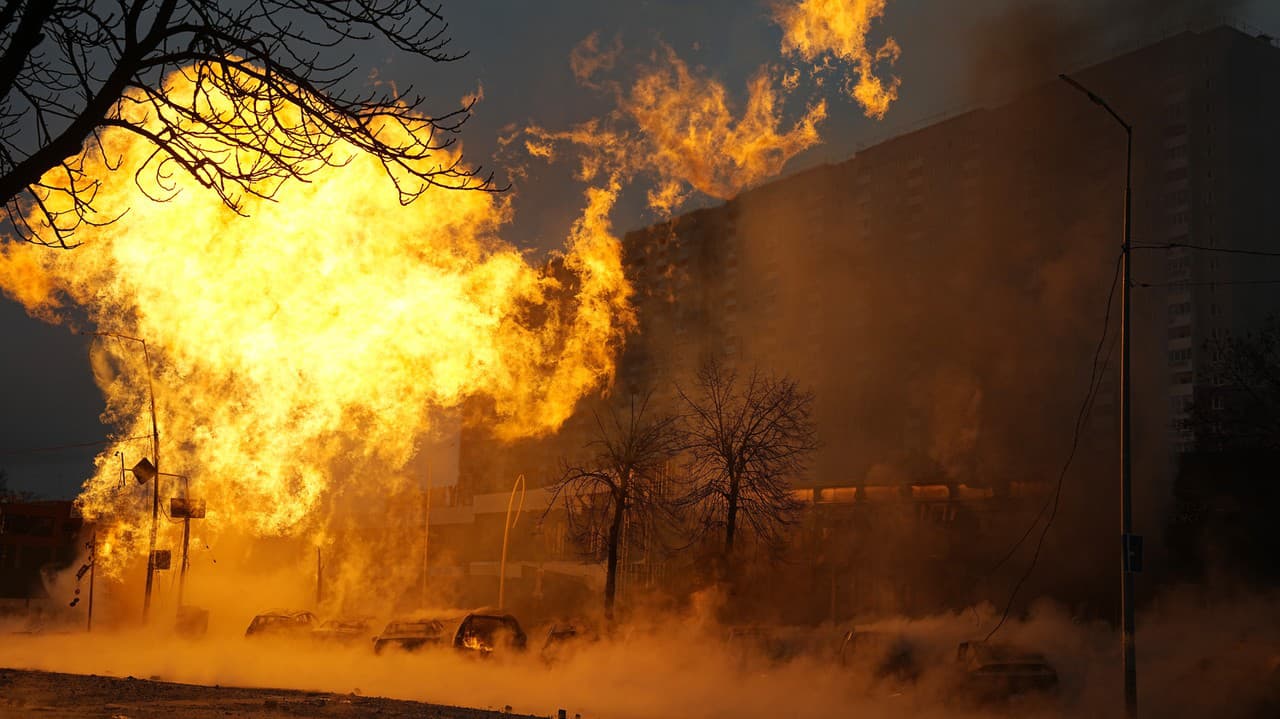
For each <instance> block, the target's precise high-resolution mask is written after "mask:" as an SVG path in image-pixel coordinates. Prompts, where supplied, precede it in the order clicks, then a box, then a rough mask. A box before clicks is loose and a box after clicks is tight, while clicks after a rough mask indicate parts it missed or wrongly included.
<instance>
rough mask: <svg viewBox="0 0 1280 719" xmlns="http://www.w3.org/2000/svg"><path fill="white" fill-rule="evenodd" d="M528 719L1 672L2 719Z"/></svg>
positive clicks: (341, 698) (351, 698) (332, 697)
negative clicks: (304, 718) (24, 718)
mask: <svg viewBox="0 0 1280 719" xmlns="http://www.w3.org/2000/svg"><path fill="white" fill-rule="evenodd" d="M228 716H231V717H253V718H255V719H277V718H279V719H284V718H285V717H289V718H290V719H293V718H296V717H378V718H379V719H401V718H402V717H403V718H408V717H429V718H431V719H490V718H493V717H503V718H504V719H510V718H511V717H529V716H530V715H527V714H508V713H502V712H493V711H485V710H481V709H466V708H462V707H450V706H440V705H436V704H424V703H421V702H410V701H400V700H396V699H381V698H377V697H364V696H357V695H354V694H329V693H326V692H303V691H290V690H281V689H240V688H235V687H217V686H213V687H207V686H197V685H194V684H175V683H173V682H165V681H155V680H149V679H135V678H133V677H126V678H123V679H121V678H117V677H104V676H96V675H79V674H58V673H53V672H38V671H26V670H18V669H0V719H10V718H14V719H16V718H18V717H46V718H49V719H64V718H67V719H70V718H71V717H76V718H77V719H79V718H80V717H101V718H102V719H162V718H163V719H178V718H181V719H212V718H213V717H218V719H223V718H224V717H228Z"/></svg>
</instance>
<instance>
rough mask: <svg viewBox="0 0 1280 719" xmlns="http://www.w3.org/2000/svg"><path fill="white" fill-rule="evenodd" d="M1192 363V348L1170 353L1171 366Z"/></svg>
mask: <svg viewBox="0 0 1280 719" xmlns="http://www.w3.org/2000/svg"><path fill="white" fill-rule="evenodd" d="M1190 361H1191V348H1189V347H1188V348H1187V349H1181V350H1174V351H1172V352H1170V353H1169V364H1170V365H1178V364H1182V363H1183V362H1190Z"/></svg>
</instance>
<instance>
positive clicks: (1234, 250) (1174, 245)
mask: <svg viewBox="0 0 1280 719" xmlns="http://www.w3.org/2000/svg"><path fill="white" fill-rule="evenodd" d="M1178 248H1185V249H1188V250H1200V251H1202V252H1220V253H1222V254H1227V255H1250V256H1252V257H1280V252H1268V251H1266V250H1246V249H1243V248H1240V247H1211V246H1209V245H1193V244H1190V243H1187V242H1164V243H1160V244H1149V245H1139V244H1135V245H1133V249H1135V250H1173V249H1178Z"/></svg>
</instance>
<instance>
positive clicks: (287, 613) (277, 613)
mask: <svg viewBox="0 0 1280 719" xmlns="http://www.w3.org/2000/svg"><path fill="white" fill-rule="evenodd" d="M304 614H305V615H308V616H311V617H314V616H315V615H314V614H312V613H311V612H309V611H307V610H305V609H269V610H267V611H265V612H263V613H261V614H259V615H258V616H259V617H284V618H287V619H293V618H295V617H300V616H302V615H304Z"/></svg>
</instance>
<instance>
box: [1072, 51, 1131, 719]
mask: <svg viewBox="0 0 1280 719" xmlns="http://www.w3.org/2000/svg"><path fill="white" fill-rule="evenodd" d="M1059 77H1060V78H1062V80H1063V81H1064V82H1066V83H1067V84H1068V85H1070V86H1072V87H1073V88H1075V89H1076V90H1079V91H1080V92H1082V93H1084V94H1085V95H1086V96H1087V97H1088V98H1089V100H1090V101H1092V102H1093V103H1094V104H1095V105H1098V106H1099V107H1101V108H1102V109H1104V110H1106V111H1107V113H1108V114H1109V115H1111V117H1112V119H1114V120H1115V121H1116V122H1117V123H1119V124H1120V126H1121V127H1123V128H1124V132H1125V138H1126V141H1125V168H1124V244H1123V245H1122V246H1121V250H1120V252H1121V255H1120V263H1121V266H1122V274H1123V275H1124V279H1123V284H1121V285H1120V576H1121V579H1120V615H1121V617H1120V622H1121V624H1120V648H1121V654H1122V663H1123V667H1124V710H1125V711H1124V713H1125V716H1126V717H1128V719H1134V718H1135V717H1137V716H1138V667H1137V653H1136V650H1135V638H1136V637H1135V635H1136V632H1135V626H1134V624H1135V622H1134V596H1133V595H1134V586H1133V584H1134V581H1133V580H1134V576H1133V575H1134V574H1135V573H1136V572H1137V569H1138V568H1139V567H1140V566H1141V563H1142V538H1141V537H1138V536H1137V535H1135V534H1134V533H1133V462H1132V458H1133V452H1132V433H1131V431H1130V429H1131V423H1130V416H1131V408H1132V404H1133V402H1132V392H1131V389H1130V388H1131V384H1132V383H1131V377H1130V363H1129V355H1130V347H1131V344H1132V342H1131V328H1132V318H1131V316H1130V313H1129V290H1130V287H1131V286H1132V284H1133V282H1132V275H1131V271H1132V262H1131V261H1130V260H1131V259H1132V257H1133V252H1132V249H1133V246H1132V239H1133V227H1132V223H1133V126H1132V125H1130V124H1129V123H1128V122H1125V120H1124V118H1122V117H1120V115H1119V114H1118V113H1116V111H1115V110H1113V109H1111V106H1110V105H1108V104H1107V103H1106V101H1105V100H1103V99H1102V98H1101V97H1098V96H1097V95H1095V94H1093V93H1092V92H1091V91H1089V90H1088V89H1086V88H1085V87H1084V86H1083V85H1081V84H1080V83H1078V82H1076V81H1075V80H1073V79H1071V78H1070V77H1068V76H1066V75H1059Z"/></svg>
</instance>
